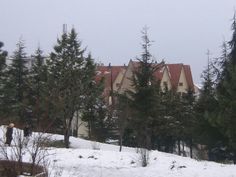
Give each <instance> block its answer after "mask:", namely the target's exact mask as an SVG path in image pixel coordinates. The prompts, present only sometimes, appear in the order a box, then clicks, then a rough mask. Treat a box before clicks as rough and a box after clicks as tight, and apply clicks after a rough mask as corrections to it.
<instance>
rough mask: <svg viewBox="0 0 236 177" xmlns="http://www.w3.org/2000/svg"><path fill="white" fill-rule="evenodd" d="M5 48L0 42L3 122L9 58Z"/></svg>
mask: <svg viewBox="0 0 236 177" xmlns="http://www.w3.org/2000/svg"><path fill="white" fill-rule="evenodd" d="M3 46H4V44H3V42H1V41H0V115H1V117H0V118H1V120H3V115H5V106H6V104H5V103H4V98H6V97H4V87H5V84H6V68H7V65H6V58H7V51H4V50H2V47H3Z"/></svg>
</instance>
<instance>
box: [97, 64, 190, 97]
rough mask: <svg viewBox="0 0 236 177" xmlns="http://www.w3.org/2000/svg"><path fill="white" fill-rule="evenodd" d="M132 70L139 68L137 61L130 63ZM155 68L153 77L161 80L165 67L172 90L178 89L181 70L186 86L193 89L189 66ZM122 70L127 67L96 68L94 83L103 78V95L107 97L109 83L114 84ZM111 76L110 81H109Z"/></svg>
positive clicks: (161, 65) (164, 65)
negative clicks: (183, 73)
mask: <svg viewBox="0 0 236 177" xmlns="http://www.w3.org/2000/svg"><path fill="white" fill-rule="evenodd" d="M131 62H132V65H133V68H134V69H136V68H138V67H139V62H137V61H131ZM155 65H156V66H157V67H159V68H158V69H157V70H156V72H155V73H154V74H155V77H156V78H157V79H158V80H161V79H162V77H163V69H164V67H166V68H167V69H168V72H169V75H170V81H171V85H172V88H174V89H176V88H177V87H178V83H179V79H180V74H181V70H182V68H183V69H184V72H185V76H186V81H187V84H188V86H189V87H190V88H191V89H194V84H193V79H192V73H191V69H190V66H189V65H184V64H183V63H177V64H163V63H158V64H155ZM158 65H159V66H158ZM122 69H127V66H111V67H109V66H98V67H97V76H96V82H99V81H100V80H101V78H103V77H104V79H105V91H104V94H105V95H108V94H109V93H110V90H111V82H112V83H114V81H115V80H116V78H117V76H118V74H119V72H121V71H122ZM111 76H112V79H111Z"/></svg>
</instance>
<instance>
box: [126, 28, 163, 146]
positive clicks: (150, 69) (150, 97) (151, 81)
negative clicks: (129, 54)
mask: <svg viewBox="0 0 236 177" xmlns="http://www.w3.org/2000/svg"><path fill="white" fill-rule="evenodd" d="M142 34H143V36H142V39H143V44H142V47H143V53H142V55H141V58H140V59H138V61H139V66H138V67H137V68H135V70H134V71H133V79H132V82H133V87H134V91H133V92H132V91H129V93H130V97H131V100H132V102H131V105H130V108H131V109H132V110H133V111H132V118H131V124H132V127H133V131H134V134H135V137H136V141H137V143H138V146H139V147H142V148H147V149H151V142H152V140H151V138H152V134H153V132H154V126H155V125H156V123H157V122H158V120H157V119H158V111H157V110H158V104H159V102H160V100H159V93H160V90H159V89H160V84H159V82H158V81H157V80H156V78H155V77H154V73H155V71H156V70H157V69H158V68H157V67H158V65H157V64H155V63H154V61H153V60H152V56H151V54H150V53H149V48H150V46H151V41H150V40H149V38H148V35H147V29H144V30H143V31H142Z"/></svg>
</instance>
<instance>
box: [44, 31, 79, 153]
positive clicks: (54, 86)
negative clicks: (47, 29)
mask: <svg viewBox="0 0 236 177" xmlns="http://www.w3.org/2000/svg"><path fill="white" fill-rule="evenodd" d="M83 54H84V49H81V42H80V41H79V40H78V39H77V33H76V32H75V29H72V30H71V32H70V33H68V34H67V33H63V34H62V36H61V39H58V40H57V45H56V46H55V47H54V52H52V53H51V56H50V60H49V62H48V67H49V81H48V82H49V84H50V87H49V90H50V93H49V94H50V97H49V98H50V100H51V104H52V109H51V110H52V113H51V116H53V117H54V119H55V118H56V119H57V121H55V122H57V123H58V121H61V122H62V127H63V130H64V142H65V146H66V147H67V148H68V147H69V137H70V129H71V122H72V119H73V117H74V114H75V112H76V111H78V109H80V108H81V97H82V95H83V83H82V81H83V77H84V76H83V75H84V73H83V68H84V56H83ZM59 126H60V125H59Z"/></svg>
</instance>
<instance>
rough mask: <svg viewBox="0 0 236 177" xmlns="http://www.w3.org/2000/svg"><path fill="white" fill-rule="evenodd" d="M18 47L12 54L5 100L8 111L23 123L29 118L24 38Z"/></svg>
mask: <svg viewBox="0 0 236 177" xmlns="http://www.w3.org/2000/svg"><path fill="white" fill-rule="evenodd" d="M16 46H17V49H16V50H15V51H14V54H13V56H12V63H11V65H10V66H9V69H8V72H7V74H8V79H7V83H6V85H5V88H4V89H5V91H6V92H5V98H6V99H5V100H6V101H7V103H6V104H7V105H8V108H7V110H8V112H9V114H10V115H11V117H12V118H14V119H15V120H16V121H20V122H21V123H25V121H26V119H27V117H26V116H27V114H26V112H27V110H26V97H25V96H26V92H27V87H28V85H27V82H26V81H27V77H28V68H27V67H26V59H27V57H26V53H25V51H24V49H25V46H24V43H23V41H22V40H20V41H19V42H18V43H17V45H16Z"/></svg>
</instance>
